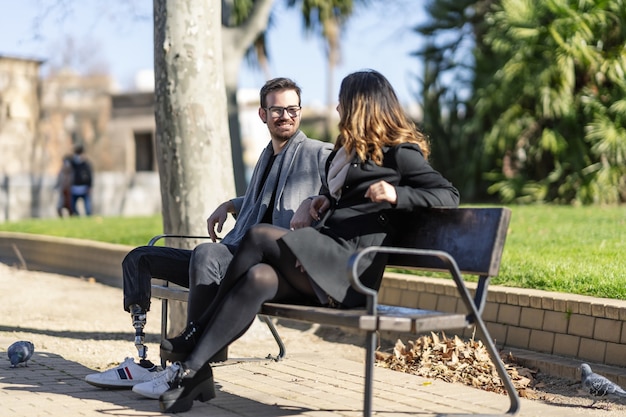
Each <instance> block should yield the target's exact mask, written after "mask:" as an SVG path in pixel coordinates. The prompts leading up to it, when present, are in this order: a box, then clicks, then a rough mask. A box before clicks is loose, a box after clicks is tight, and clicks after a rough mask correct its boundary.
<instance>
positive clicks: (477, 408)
mask: <svg viewBox="0 0 626 417" xmlns="http://www.w3.org/2000/svg"><path fill="white" fill-rule="evenodd" d="M0 294H2V295H1V297H2V303H0V354H1V356H2V358H4V359H3V360H2V361H0V415H2V416H5V417H13V416H75V415H80V416H102V415H108V416H158V415H162V414H161V413H160V412H159V404H158V401H155V400H150V399H145V398H142V397H140V396H138V395H136V394H135V393H133V392H132V391H124V390H123V391H111V390H103V389H99V388H96V387H93V386H91V385H89V384H87V383H86V382H84V377H85V375H87V374H88V373H92V372H95V371H99V370H102V369H107V368H109V367H110V366H111V365H112V364H113V363H114V362H115V361H116V360H117V361H118V362H119V361H121V360H122V359H123V355H124V354H126V353H131V355H132V353H133V352H132V350H133V349H134V347H133V345H132V327H131V324H130V319H129V316H128V314H127V313H125V312H123V311H122V308H121V304H122V293H121V289H119V288H114V287H110V286H106V285H103V284H100V283H97V282H94V281H93V280H89V279H81V278H74V277H66V276H62V275H55V274H48V273H41V272H31V271H24V270H18V269H16V268H11V267H8V266H7V265H5V264H0ZM158 307H159V303H154V304H153V309H152V311H151V312H150V313H149V319H148V325H149V327H148V328H147V332H148V342H149V347H150V351H149V357H150V358H152V359H153V360H155V359H156V353H155V352H158V348H157V344H158V321H159V320H158V317H159V314H160V312H159V308H158ZM151 318H152V320H151ZM278 329H279V332H280V333H281V335H283V338H284V340H285V342H286V345H287V357H286V358H285V359H284V360H283V361H281V362H274V361H272V360H267V359H259V360H246V361H239V360H236V359H233V358H244V357H247V358H249V357H253V358H263V357H264V356H265V355H266V354H267V353H271V352H274V353H275V350H276V347H275V346H274V345H273V343H274V342H273V340H272V338H271V335H270V334H269V332H268V331H267V329H265V328H264V326H262V325H260V324H255V325H254V326H253V328H251V330H250V331H249V332H248V333H247V334H246V335H245V336H244V337H243V338H242V339H240V340H238V341H237V342H236V343H235V344H233V346H232V347H231V351H230V355H229V356H230V358H231V360H229V361H228V362H226V363H224V364H220V365H217V366H215V367H214V375H215V380H216V384H217V388H218V394H217V398H215V399H213V400H211V401H210V402H208V403H204V404H203V403H199V402H196V403H195V404H194V407H193V409H192V410H191V411H190V412H188V413H185V414H182V415H185V416H201V415H202V416H220V417H235V416H246V417H248V416H249V417H263V416H268V417H270V416H271V417H276V416H312V417H313V416H314V417H326V416H329V417H330V416H346V417H357V416H360V415H362V407H363V405H362V395H363V394H362V393H363V371H364V365H363V349H362V348H361V347H360V346H358V345H354V344H351V343H338V342H336V341H332V340H330V341H329V340H328V338H325V337H324V332H320V331H319V330H320V329H317V328H315V327H309V326H304V325H302V326H300V325H299V324H296V323H283V322H281V323H279V326H278ZM333 332H334V330H332V329H331V330H329V331H326V334H331V333H333ZM320 334H321V335H322V336H320ZM16 340H31V341H33V343H35V348H36V352H35V355H34V356H33V358H32V360H31V362H30V363H29V366H28V367H19V368H10V367H9V362H8V359H7V356H6V349H7V348H8V346H9V345H10V344H11V343H12V342H14V341H16ZM374 397H375V398H374V415H376V416H385V417H392V416H393V417H399V416H408V415H418V416H421V417H428V416H440V415H446V414H455V415H458V414H466V415H480V414H498V413H503V412H504V411H506V410H507V408H508V398H507V397H506V396H503V395H498V394H494V393H490V392H485V391H481V390H479V389H476V388H471V387H467V386H464V385H460V384H451V383H446V382H442V381H438V380H430V379H425V378H421V377H418V376H414V375H408V374H403V373H398V372H394V371H390V370H387V369H381V368H377V369H376V370H375V383H374ZM597 412H598V410H596V409H593V410H590V409H587V408H585V407H570V406H558V405H550V404H545V403H543V402H540V401H530V400H522V409H521V412H520V413H519V414H518V415H519V416H525V417H526V416H528V417H530V416H541V417H546V416H553V417H559V416H568V417H569V416H572V415H589V416H591V415H597V414H595V413H597ZM599 412H601V415H602V416H606V417H613V416H617V415H620V413H623V410H622V411H619V410H617V411H616V412H613V411H605V410H600V411H599Z"/></svg>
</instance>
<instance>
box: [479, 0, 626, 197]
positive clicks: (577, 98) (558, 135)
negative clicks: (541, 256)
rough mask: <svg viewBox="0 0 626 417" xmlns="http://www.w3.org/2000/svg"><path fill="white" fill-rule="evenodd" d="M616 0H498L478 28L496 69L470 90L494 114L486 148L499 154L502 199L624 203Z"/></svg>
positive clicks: (625, 113)
mask: <svg viewBox="0 0 626 417" xmlns="http://www.w3.org/2000/svg"><path fill="white" fill-rule="evenodd" d="M625 6H626V5H625V4H624V1H623V0H616V1H606V2H578V1H568V0H549V1H545V2H531V1H522V2H520V1H506V0H505V1H502V2H501V3H500V4H498V5H496V7H494V10H493V12H490V13H489V16H488V20H489V21H490V22H492V23H491V24H490V27H489V30H488V32H487V34H486V42H487V44H488V45H489V47H490V49H491V51H493V53H494V54H496V55H497V56H498V57H500V58H501V60H502V61H501V62H503V65H502V66H501V67H500V68H499V69H498V71H497V72H495V73H494V74H493V77H492V83H491V84H490V85H488V86H485V87H484V88H481V89H480V90H477V91H476V104H477V105H476V111H477V118H478V119H481V118H483V117H487V115H497V116H496V118H495V120H494V123H493V125H492V126H491V127H490V129H489V130H488V131H487V135H486V138H485V139H486V147H487V149H488V150H489V151H490V152H491V153H492V154H494V155H504V158H502V167H501V170H500V171H499V172H493V173H492V176H493V177H492V178H493V179H495V180H496V181H495V183H494V185H493V187H492V190H493V191H496V192H498V193H499V194H500V196H501V197H502V198H503V199H504V201H518V202H533V201H554V202H561V203H571V202H574V201H575V202H579V203H582V204H590V203H619V202H623V201H626V199H625V198H624V197H625V195H624V193H625V189H626V187H625V184H624V183H625V179H626V164H625V163H624V162H625V160H626V101H625V100H624V97H625V96H626V95H625V93H626V82H625V81H624V74H625V73H626V50H625V49H624V44H625V43H626V32H625V31H624V30H623V28H624V27H625V26H626V11H625Z"/></svg>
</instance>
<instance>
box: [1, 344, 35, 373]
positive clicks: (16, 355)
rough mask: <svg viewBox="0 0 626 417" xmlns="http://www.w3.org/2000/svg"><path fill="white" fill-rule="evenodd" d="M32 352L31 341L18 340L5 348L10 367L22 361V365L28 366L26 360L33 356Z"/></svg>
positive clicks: (33, 347) (33, 349) (33, 350)
mask: <svg viewBox="0 0 626 417" xmlns="http://www.w3.org/2000/svg"><path fill="white" fill-rule="evenodd" d="M34 352H35V346H34V345H33V344H32V343H31V342H27V341H25V340H20V341H19V342H15V343H13V344H12V345H11V346H9V349H8V350H7V354H8V355H9V360H10V361H11V368H15V367H17V366H18V365H19V364H20V363H23V364H24V366H28V365H27V364H26V362H27V361H28V360H29V359H30V358H31V356H33V353H34Z"/></svg>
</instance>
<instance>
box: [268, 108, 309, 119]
mask: <svg viewBox="0 0 626 417" xmlns="http://www.w3.org/2000/svg"><path fill="white" fill-rule="evenodd" d="M301 109H302V107H300V106H289V107H276V106H272V107H268V108H266V109H265V110H267V111H268V112H269V113H270V115H271V116H272V117H282V115H283V113H284V112H285V110H287V114H288V115H289V117H297V116H298V113H300V110H301Z"/></svg>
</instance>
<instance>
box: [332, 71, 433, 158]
mask: <svg viewBox="0 0 626 417" xmlns="http://www.w3.org/2000/svg"><path fill="white" fill-rule="evenodd" d="M339 109H340V114H341V118H340V120H339V136H338V137H337V142H336V143H335V149H339V147H340V146H343V147H344V148H345V149H346V151H347V152H348V153H350V152H352V150H354V151H355V152H356V154H357V155H358V156H359V158H360V159H361V160H362V161H365V160H367V159H368V158H371V159H372V161H374V163H376V164H378V165H380V164H381V163H382V160H383V151H382V148H383V146H395V145H398V144H401V143H415V144H417V145H419V147H420V149H421V150H422V153H423V155H424V158H428V155H429V153H430V147H429V145H428V142H427V140H426V137H425V136H424V135H423V134H422V133H421V132H420V131H418V130H417V128H416V126H415V124H414V123H413V122H412V121H411V120H410V119H409V118H408V117H407V115H406V113H405V112H404V110H403V109H402V106H401V105H400V101H399V100H398V97H397V96H396V93H395V92H394V90H393V87H392V86H391V84H390V83H389V81H388V80H387V79H386V78H385V77H384V76H383V75H382V74H380V73H379V72H377V71H374V70H364V71H358V72H354V73H352V74H350V75H348V76H347V77H345V78H344V79H343V81H342V82H341V88H340V90H339Z"/></svg>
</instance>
